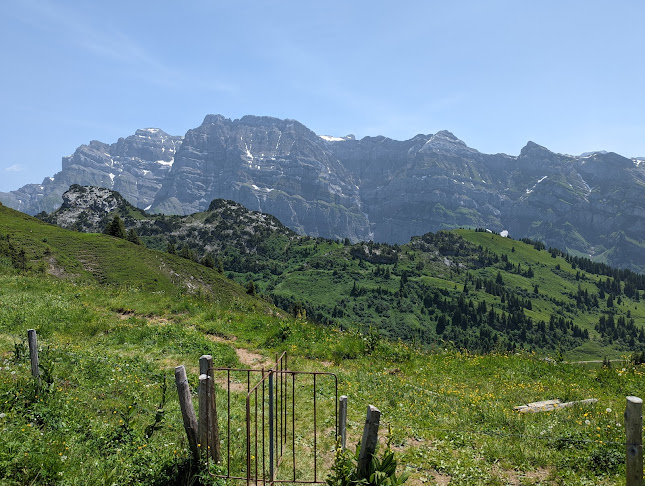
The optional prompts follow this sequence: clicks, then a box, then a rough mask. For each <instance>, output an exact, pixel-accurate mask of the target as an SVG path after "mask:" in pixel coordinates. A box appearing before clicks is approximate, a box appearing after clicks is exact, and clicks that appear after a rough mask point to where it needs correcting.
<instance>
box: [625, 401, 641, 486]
mask: <svg viewBox="0 0 645 486" xmlns="http://www.w3.org/2000/svg"><path fill="white" fill-rule="evenodd" d="M625 434H626V438H627V440H626V447H627V467H626V473H627V474H626V476H627V486H642V485H643V400H641V399H640V398H638V397H627V407H626V408H625Z"/></svg>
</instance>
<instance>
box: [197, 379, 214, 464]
mask: <svg viewBox="0 0 645 486" xmlns="http://www.w3.org/2000/svg"><path fill="white" fill-rule="evenodd" d="M210 408H211V394H210V376H208V375H206V374H202V375H199V420H198V422H197V436H198V437H199V446H200V447H201V451H200V452H201V454H200V455H201V457H202V458H203V459H206V458H207V457H208V455H209V452H210V447H213V445H212V443H211V442H212V434H211V433H210V431H211V430H210V427H209V425H210V424H211V420H210Z"/></svg>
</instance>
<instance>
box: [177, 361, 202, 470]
mask: <svg viewBox="0 0 645 486" xmlns="http://www.w3.org/2000/svg"><path fill="white" fill-rule="evenodd" d="M175 384H176V385H177V394H178V395H179V407H180V408H181V415H182V417H183V419H184V429H186V436H187V437H188V446H189V447H190V450H191V452H192V453H193V458H194V459H195V461H199V448H198V447H197V417H196V416H195V409H194V408H193V399H192V397H191V396H190V387H189V386H188V378H187V377H186V369H185V368H184V366H183V365H181V366H177V367H176V368H175Z"/></svg>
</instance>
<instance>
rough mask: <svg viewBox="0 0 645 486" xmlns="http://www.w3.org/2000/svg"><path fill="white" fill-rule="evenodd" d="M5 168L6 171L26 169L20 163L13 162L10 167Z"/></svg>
mask: <svg viewBox="0 0 645 486" xmlns="http://www.w3.org/2000/svg"><path fill="white" fill-rule="evenodd" d="M4 170H5V172H22V171H23V170H24V167H23V166H22V165H20V164H13V165H10V166H9V167H5V169H4Z"/></svg>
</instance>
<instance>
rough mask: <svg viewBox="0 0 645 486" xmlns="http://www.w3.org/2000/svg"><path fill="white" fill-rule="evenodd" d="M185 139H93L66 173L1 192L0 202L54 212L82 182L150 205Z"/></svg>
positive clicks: (157, 133)
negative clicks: (64, 197)
mask: <svg viewBox="0 0 645 486" xmlns="http://www.w3.org/2000/svg"><path fill="white" fill-rule="evenodd" d="M182 138H183V137H177V136H172V135H168V134H167V133H166V132H164V131H163V130H159V129H158V128H145V129H140V130H137V131H136V133H135V134H134V135H131V136H129V137H127V138H120V139H119V140H118V141H117V142H116V143H113V144H111V145H108V144H106V143H103V142H99V141H96V140H93V141H91V142H90V143H89V144H88V145H81V146H80V147H79V148H77V149H76V151H75V152H74V153H73V154H72V155H70V156H67V157H63V160H62V170H61V171H60V172H58V173H57V174H56V175H54V176H53V177H47V178H45V180H44V181H43V182H42V184H29V185H26V186H24V187H22V188H20V189H18V190H17V191H12V192H10V193H0V201H2V202H4V203H5V204H7V205H10V206H11V207H13V208H15V209H18V210H19V211H23V212H25V213H28V214H36V213H39V212H41V211H45V212H51V211H53V210H55V209H56V208H58V207H59V206H60V205H61V203H62V195H63V193H64V192H65V191H67V189H69V187H70V186H71V185H73V184H79V185H90V186H99V187H106V188H110V189H114V190H115V191H119V192H120V193H121V194H122V195H123V197H125V198H126V199H127V200H128V201H130V202H131V203H132V204H134V205H135V206H138V207H140V208H146V207H149V206H150V205H151V204H152V202H153V200H154V197H155V195H156V194H157V192H158V191H159V189H160V188H161V184H162V181H163V178H164V177H165V176H166V174H167V173H168V172H169V171H170V168H171V167H172V164H173V161H174V156H175V152H176V151H177V149H178V148H179V147H180V146H181V140H182Z"/></svg>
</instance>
